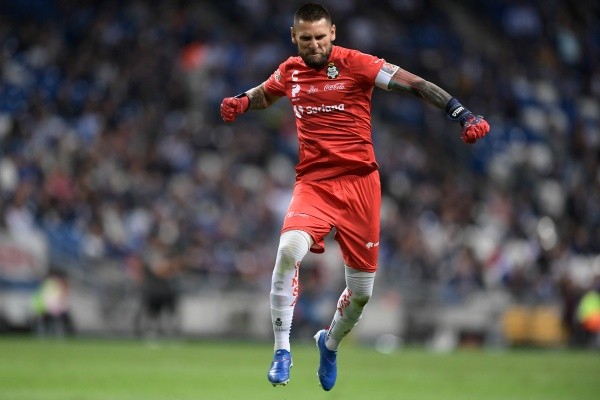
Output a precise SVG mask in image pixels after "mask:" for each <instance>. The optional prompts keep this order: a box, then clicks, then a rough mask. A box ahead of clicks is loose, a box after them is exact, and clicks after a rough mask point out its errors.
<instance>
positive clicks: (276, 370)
mask: <svg viewBox="0 0 600 400" xmlns="http://www.w3.org/2000/svg"><path fill="white" fill-rule="evenodd" d="M292 365H293V363H292V354H291V353H290V352H289V351H287V350H283V349H279V350H277V351H275V354H273V362H271V369H269V373H268V374H267V378H268V379H269V382H271V384H272V385H273V386H277V385H282V386H285V385H287V383H288V382H289V380H290V368H292Z"/></svg>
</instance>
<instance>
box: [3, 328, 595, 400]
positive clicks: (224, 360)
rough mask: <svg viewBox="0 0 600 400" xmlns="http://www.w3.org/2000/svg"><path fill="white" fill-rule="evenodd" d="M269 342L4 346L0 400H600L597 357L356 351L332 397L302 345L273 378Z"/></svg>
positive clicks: (347, 348)
mask: <svg viewBox="0 0 600 400" xmlns="http://www.w3.org/2000/svg"><path fill="white" fill-rule="evenodd" d="M271 350H272V348H271V344H269V343H240V342H226V341H216V342H215V341H158V342H154V343H148V342H143V341H129V340H122V341H118V340H91V339H75V340H63V341H57V340H49V339H48V340H38V339H34V338H14V337H3V338H2V337H0V400H134V399H135V400H192V399H193V400H198V399H207V400H219V399H227V400H231V399H258V400H268V399H277V400H286V399H289V400H293V399H302V400H318V399H367V400H371V399H373V400H375V399H390V400H402V399H407V400H429V399H431V400H440V399H444V400H453V399H456V400H469V399H473V400H475V399H476V400H483V399H485V400H492V399H497V400H519V399H527V400H596V399H599V398H600V353H599V352H597V351H583V350H582V351H568V350H519V351H515V350H513V351H502V352H490V351H477V350H468V351H467V350H461V351H455V352H451V353H447V354H434V353H431V352H428V351H426V350H423V349H404V350H399V351H397V352H394V353H392V354H381V353H378V352H376V351H375V350H374V349H373V348H371V347H366V346H359V345H357V344H354V343H352V342H349V343H345V344H343V345H342V348H341V349H340V353H339V357H338V360H339V370H338V382H337V385H336V386H335V387H334V388H333V390H332V391H331V392H324V391H323V390H322V389H321V388H320V387H319V386H318V384H317V377H316V368H317V351H316V348H315V347H314V345H312V344H310V343H308V342H307V343H303V344H295V345H294V347H293V349H292V354H293V356H294V368H292V377H291V380H290V383H289V384H288V385H287V386H285V387H276V388H274V387H272V386H271V385H270V384H269V383H268V382H267V379H266V374H267V368H268V365H269V363H270V358H271Z"/></svg>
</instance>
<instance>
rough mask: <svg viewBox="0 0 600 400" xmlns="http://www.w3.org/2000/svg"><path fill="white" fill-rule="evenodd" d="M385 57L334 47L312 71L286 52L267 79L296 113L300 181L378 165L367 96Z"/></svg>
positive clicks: (354, 172) (361, 171) (356, 172)
mask: <svg viewBox="0 0 600 400" xmlns="http://www.w3.org/2000/svg"><path fill="white" fill-rule="evenodd" d="M385 65H386V64H385V61H384V60H383V59H382V58H378V57H375V56H372V55H369V54H365V53H361V52H359V51H357V50H352V49H346V48H343V47H339V46H333V49H332V51H331V56H330V58H329V61H328V63H327V65H326V66H325V67H324V68H322V69H320V70H315V69H313V68H310V67H308V66H306V64H304V61H302V58H300V57H299V56H296V57H290V58H288V59H287V60H286V61H284V62H283V63H282V64H281V65H279V68H278V69H277V70H276V71H275V72H274V73H273V74H272V75H271V76H270V77H269V79H267V81H266V83H265V88H266V90H267V91H268V92H269V93H271V94H273V95H275V96H287V97H288V99H289V100H290V102H291V104H292V108H293V110H294V113H295V115H296V128H297V131H298V141H299V149H298V156H299V162H298V164H297V165H296V176H297V179H298V180H310V181H315V180H321V179H330V178H335V177H339V176H342V175H364V174H366V173H369V172H371V171H373V170H375V169H377V168H378V165H377V162H376V160H375V152H374V149H373V142H372V139H371V95H372V93H373V87H374V85H375V78H376V77H377V75H378V73H379V71H380V70H382V67H383V68H385V67H384V66H385Z"/></svg>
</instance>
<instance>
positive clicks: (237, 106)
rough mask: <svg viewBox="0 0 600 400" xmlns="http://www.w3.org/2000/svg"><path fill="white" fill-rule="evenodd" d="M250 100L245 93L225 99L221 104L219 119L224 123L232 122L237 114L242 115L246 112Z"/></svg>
mask: <svg viewBox="0 0 600 400" xmlns="http://www.w3.org/2000/svg"><path fill="white" fill-rule="evenodd" d="M249 105H250V99H249V98H248V96H246V93H241V94H238V95H237V96H235V97H226V98H224V99H223V102H222V103H221V118H223V121H225V122H233V121H235V118H236V117H237V115H238V114H243V113H245V112H246V111H247V110H248V106H249Z"/></svg>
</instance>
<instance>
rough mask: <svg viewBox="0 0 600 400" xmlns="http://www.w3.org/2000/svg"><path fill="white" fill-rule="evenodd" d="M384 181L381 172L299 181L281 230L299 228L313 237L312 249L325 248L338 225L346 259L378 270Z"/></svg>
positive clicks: (337, 235) (364, 268)
mask: <svg viewBox="0 0 600 400" xmlns="http://www.w3.org/2000/svg"><path fill="white" fill-rule="evenodd" d="M380 210H381V182H380V178H379V172H378V171H374V172H372V173H370V174H369V175H366V176H356V175H352V176H346V177H341V178H335V179H328V180H323V181H307V182H305V181H299V182H296V184H295V185H294V192H293V197H292V200H291V202H290V205H289V207H288V211H287V214H286V216H285V219H284V221H283V228H282V229H281V232H285V231H289V230H293V229H298V230H302V231H305V232H307V233H309V234H310V235H311V236H312V238H313V241H314V243H313V245H312V247H311V249H310V250H311V251H312V252H313V253H322V252H324V251H325V242H324V238H325V236H327V235H328V234H329V233H330V232H331V231H332V229H334V228H335V235H334V238H335V240H336V241H337V242H338V244H339V245H340V249H341V252H342V255H343V257H344V262H345V263H346V265H347V266H349V267H351V268H354V269H357V270H359V271H366V272H375V271H376V270H377V260H378V253H379V227H380V221H379V214H380Z"/></svg>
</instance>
